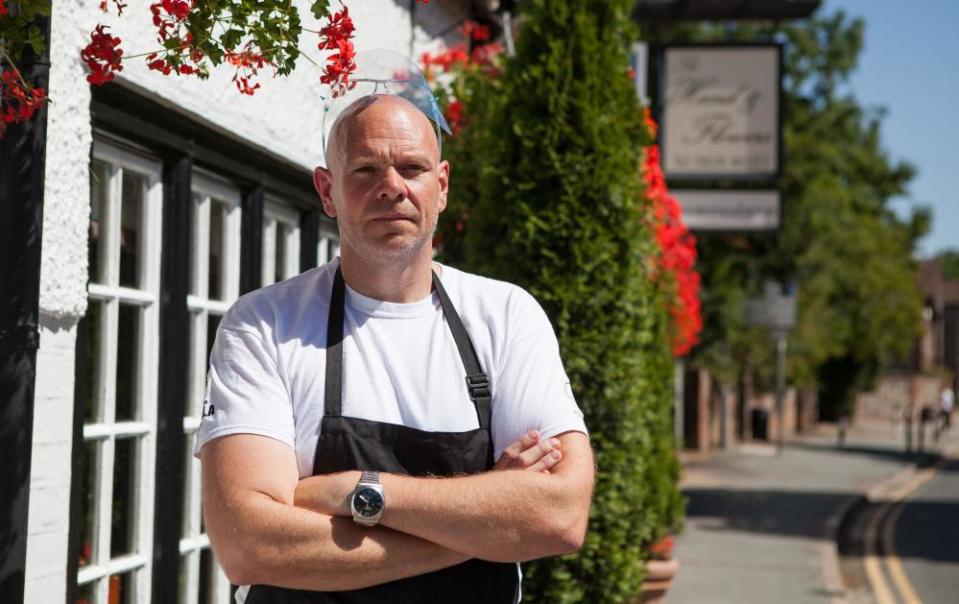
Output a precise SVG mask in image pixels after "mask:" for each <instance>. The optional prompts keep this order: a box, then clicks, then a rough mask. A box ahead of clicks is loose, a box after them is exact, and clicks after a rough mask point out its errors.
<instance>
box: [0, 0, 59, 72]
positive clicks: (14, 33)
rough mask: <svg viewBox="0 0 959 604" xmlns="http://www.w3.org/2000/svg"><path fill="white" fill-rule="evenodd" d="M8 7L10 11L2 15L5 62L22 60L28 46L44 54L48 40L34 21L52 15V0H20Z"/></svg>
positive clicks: (0, 52)
mask: <svg viewBox="0 0 959 604" xmlns="http://www.w3.org/2000/svg"><path fill="white" fill-rule="evenodd" d="M7 8H8V10H10V12H9V13H8V14H6V15H0V57H2V59H3V60H4V63H12V62H15V61H18V60H20V58H21V56H22V55H23V50H24V48H26V47H27V46H29V47H30V49H31V50H32V51H33V53H34V54H36V55H38V56H39V55H42V54H43V51H44V50H45V49H46V46H47V41H46V39H45V38H44V37H43V32H42V31H41V30H40V28H39V27H37V26H36V25H34V22H35V21H36V20H37V19H38V18H40V17H49V16H50V0H19V2H17V3H16V4H13V5H11V6H8V7H7Z"/></svg>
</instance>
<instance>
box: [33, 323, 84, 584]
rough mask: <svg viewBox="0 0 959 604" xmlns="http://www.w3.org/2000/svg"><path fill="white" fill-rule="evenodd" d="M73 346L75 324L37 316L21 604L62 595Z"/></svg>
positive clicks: (67, 531)
mask: <svg viewBox="0 0 959 604" xmlns="http://www.w3.org/2000/svg"><path fill="white" fill-rule="evenodd" d="M75 345H76V327H75V324H73V323H72V322H69V323H68V322H65V321H58V320H56V319H52V318H51V317H49V316H46V315H41V317H40V351H41V352H40V354H38V355H37V382H36V390H35V393H34V408H33V417H34V420H33V453H32V457H31V460H30V515H29V519H28V521H27V570H26V585H25V589H26V592H25V594H24V601H25V602H60V601H63V598H64V594H65V590H66V580H67V576H66V572H67V540H68V537H69V531H70V480H71V473H70V466H71V458H72V443H73V438H72V436H73V435H72V432H73V371H74V351H75Z"/></svg>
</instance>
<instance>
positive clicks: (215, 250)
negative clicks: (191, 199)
mask: <svg viewBox="0 0 959 604" xmlns="http://www.w3.org/2000/svg"><path fill="white" fill-rule="evenodd" d="M225 231H226V205H224V204H223V203H221V202H218V201H212V202H211V203H210V281H209V283H210V291H209V298H210V299H211V300H222V299H223V259H224V257H225V256H226V254H225V253H224V249H223V247H224V244H225V243H226V238H225V237H224V233H225Z"/></svg>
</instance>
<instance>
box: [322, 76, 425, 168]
mask: <svg viewBox="0 0 959 604" xmlns="http://www.w3.org/2000/svg"><path fill="white" fill-rule="evenodd" d="M387 136H393V137H395V136H401V137H403V138H406V139H409V140H410V142H411V143H414V142H415V143H416V144H418V145H421V150H422V151H424V152H427V153H428V154H429V155H430V156H431V157H432V158H433V159H434V161H435V162H439V159H440V157H439V156H440V152H439V142H438V140H437V134H436V129H435V127H434V125H433V123H432V122H431V121H430V119H429V118H428V117H426V115H425V114H424V113H423V112H422V111H420V110H419V108H417V107H416V105H414V104H413V103H411V102H410V101H408V100H407V99H405V98H403V97H400V96H396V95H392V94H377V95H368V96H364V97H362V98H360V99H357V100H356V101H353V102H352V103H351V104H350V105H349V106H347V108H346V109H344V110H343V112H342V113H340V115H339V116H337V118H336V121H335V122H333V127H332V128H331V129H330V135H329V139H328V142H327V148H326V158H327V159H326V164H327V166H328V167H329V168H331V169H334V168H335V167H337V166H341V165H342V164H343V161H342V160H343V159H344V158H345V157H346V154H347V153H348V152H349V150H350V147H351V145H349V144H348V143H349V141H351V140H359V139H363V138H366V137H374V138H376V137H387Z"/></svg>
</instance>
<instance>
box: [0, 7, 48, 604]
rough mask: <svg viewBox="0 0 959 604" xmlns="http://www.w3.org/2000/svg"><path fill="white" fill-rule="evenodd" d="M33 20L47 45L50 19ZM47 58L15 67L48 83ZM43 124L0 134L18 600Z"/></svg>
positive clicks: (1, 541) (8, 460)
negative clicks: (0, 136)
mask: <svg viewBox="0 0 959 604" xmlns="http://www.w3.org/2000/svg"><path fill="white" fill-rule="evenodd" d="M15 7H16V5H15V4H14V5H12V6H11V7H10V9H11V12H12V11H14V9H15ZM35 25H36V26H38V27H39V28H40V30H41V31H42V32H43V35H44V38H45V39H46V40H47V41H48V44H47V48H49V40H50V19H49V18H38V19H37V20H36V21H35ZM49 61H50V58H49V51H47V52H45V53H44V55H43V56H41V57H38V56H36V55H34V54H33V53H32V52H31V51H30V50H29V49H27V50H26V51H24V53H23V57H22V59H21V60H20V61H18V67H20V70H21V72H22V73H23V75H24V77H25V78H26V79H27V81H29V82H32V83H33V84H35V85H37V86H41V87H43V89H44V90H49V87H48V82H49V73H50V63H49ZM46 129H47V111H46V108H42V109H40V110H39V111H38V112H37V113H35V114H34V116H33V119H31V120H30V121H29V122H27V123H24V124H8V127H7V130H6V134H5V135H4V137H3V139H0V460H2V461H0V602H22V601H23V599H24V577H25V575H26V556H27V512H28V510H29V503H30V453H31V446H32V444H33V386H34V379H35V377H36V368H37V347H38V345H39V342H40V332H39V329H38V315H39V303H40V239H41V233H42V231H43V175H44V164H45V156H46Z"/></svg>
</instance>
